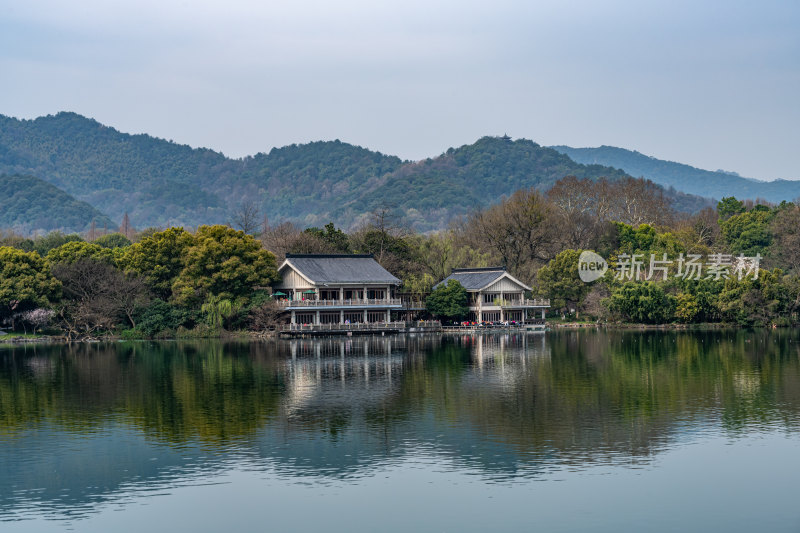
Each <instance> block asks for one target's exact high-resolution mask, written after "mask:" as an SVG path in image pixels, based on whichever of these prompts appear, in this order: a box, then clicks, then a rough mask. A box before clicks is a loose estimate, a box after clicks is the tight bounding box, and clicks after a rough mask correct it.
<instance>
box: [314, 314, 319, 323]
mask: <svg viewBox="0 0 800 533" xmlns="http://www.w3.org/2000/svg"><path fill="white" fill-rule="evenodd" d="M314 324H317V325H319V311H317V312H316V313H315V314H314Z"/></svg>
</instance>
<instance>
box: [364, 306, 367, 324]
mask: <svg viewBox="0 0 800 533" xmlns="http://www.w3.org/2000/svg"><path fill="white" fill-rule="evenodd" d="M366 323H367V310H366V309H364V324H366Z"/></svg>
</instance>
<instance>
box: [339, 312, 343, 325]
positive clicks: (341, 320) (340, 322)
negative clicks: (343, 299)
mask: <svg viewBox="0 0 800 533" xmlns="http://www.w3.org/2000/svg"><path fill="white" fill-rule="evenodd" d="M339 324H344V309H342V310H341V311H339Z"/></svg>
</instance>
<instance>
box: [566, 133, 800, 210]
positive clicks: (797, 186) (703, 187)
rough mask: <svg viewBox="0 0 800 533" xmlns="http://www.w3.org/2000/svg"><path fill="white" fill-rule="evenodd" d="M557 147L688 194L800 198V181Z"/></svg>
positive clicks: (607, 149)
mask: <svg viewBox="0 0 800 533" xmlns="http://www.w3.org/2000/svg"><path fill="white" fill-rule="evenodd" d="M553 148H554V149H556V150H558V151H559V152H561V153H562V154H566V155H568V156H569V157H570V158H572V159H574V160H575V161H577V162H579V163H584V164H598V165H608V166H611V167H614V168H619V169H622V170H624V171H625V172H627V173H628V174H630V175H631V176H634V177H637V178H638V177H645V178H647V179H649V180H652V181H653V182H655V183H658V184H659V185H663V186H665V187H674V188H675V189H678V190H680V191H683V192H686V193H690V194H696V195H699V196H706V197H709V198H716V199H720V198H722V197H723V196H735V197H737V198H740V199H747V198H749V199H756V198H764V199H766V200H769V201H770V202H776V203H779V202H781V201H783V200H786V201H792V200H795V199H797V198H798V197H800V181H789V180H776V181H759V180H754V179H751V178H743V177H741V176H739V175H738V174H737V173H735V172H727V171H723V170H717V171H716V172H712V171H710V170H702V169H699V168H695V167H691V166H689V165H684V164H681V163H674V162H672V161H663V160H661V159H656V158H654V157H650V156H647V155H644V154H640V153H639V152H635V151H631V150H625V149H624V148H615V147H613V146H601V147H599V148H571V147H569V146H553Z"/></svg>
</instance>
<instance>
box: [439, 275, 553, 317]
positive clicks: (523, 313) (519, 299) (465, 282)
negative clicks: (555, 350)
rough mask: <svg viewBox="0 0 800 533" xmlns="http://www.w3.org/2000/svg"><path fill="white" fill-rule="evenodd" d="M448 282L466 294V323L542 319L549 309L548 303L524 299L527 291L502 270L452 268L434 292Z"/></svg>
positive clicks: (527, 288)
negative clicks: (459, 286) (457, 286)
mask: <svg viewBox="0 0 800 533" xmlns="http://www.w3.org/2000/svg"><path fill="white" fill-rule="evenodd" d="M451 279H454V280H456V281H458V282H459V283H460V284H461V285H462V286H463V287H464V288H465V289H466V290H467V298H468V305H469V319H470V320H471V321H474V322H504V321H507V320H508V321H511V320H513V321H516V322H523V321H525V320H526V319H532V318H540V317H541V318H544V312H545V311H544V310H545V309H547V308H548V307H550V300H531V299H526V298H525V293H526V292H530V291H531V288H530V287H528V286H527V285H525V284H524V283H522V282H521V281H520V280H518V279H517V278H515V277H514V276H512V275H511V274H509V273H508V272H506V269H505V268H503V267H489V268H456V269H453V272H452V273H451V274H450V275H449V276H447V277H446V278H445V279H443V280H442V281H440V282H439V283H437V284H436V286H435V287H434V289H435V288H436V287H438V286H439V285H442V284H447V282H448V281H450V280H451Z"/></svg>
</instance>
